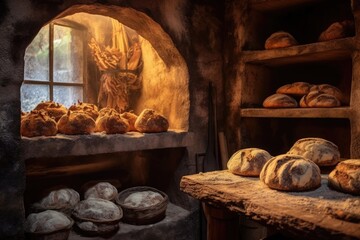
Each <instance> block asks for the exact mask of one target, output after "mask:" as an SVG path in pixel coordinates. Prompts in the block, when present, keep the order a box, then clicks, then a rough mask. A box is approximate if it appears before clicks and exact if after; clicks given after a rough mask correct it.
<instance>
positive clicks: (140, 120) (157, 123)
mask: <svg viewBox="0 0 360 240" xmlns="http://www.w3.org/2000/svg"><path fill="white" fill-rule="evenodd" d="M135 128H136V129H137V130H138V131H139V132H141V133H157V132H166V131H167V130H168V128H169V122H168V120H167V119H166V118H165V116H163V115H162V114H160V113H158V112H157V111H155V110H153V109H144V110H143V111H142V112H141V113H140V115H139V116H138V117H137V119H136V121H135Z"/></svg>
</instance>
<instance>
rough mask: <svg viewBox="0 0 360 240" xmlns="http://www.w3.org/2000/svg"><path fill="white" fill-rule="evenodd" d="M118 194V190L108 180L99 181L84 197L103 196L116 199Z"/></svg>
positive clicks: (110, 199) (112, 199)
mask: <svg viewBox="0 0 360 240" xmlns="http://www.w3.org/2000/svg"><path fill="white" fill-rule="evenodd" d="M117 195H118V191H117V189H116V187H114V186H113V185H112V184H110V183H108V182H99V183H97V184H95V185H94V186H91V187H89V188H88V189H87V190H86V191H85V193H84V198H85V199H88V198H101V199H105V200H109V201H114V200H115V198H116V196H117Z"/></svg>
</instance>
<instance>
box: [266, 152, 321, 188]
mask: <svg viewBox="0 0 360 240" xmlns="http://www.w3.org/2000/svg"><path fill="white" fill-rule="evenodd" d="M260 180H261V181H262V182H263V183H265V184H266V185H267V186H268V187H269V188H272V189H277V190H282V191H294V192H297V191H308V190H313V189H316V188H318V187H320V185H321V175H320V168H319V167H318V166H317V165H316V164H315V163H314V162H313V161H311V160H309V159H307V158H305V157H302V156H299V155H292V154H282V155H278V156H276V157H273V158H271V159H270V160H269V161H267V162H266V163H265V165H264V167H263V169H262V170H261V173H260Z"/></svg>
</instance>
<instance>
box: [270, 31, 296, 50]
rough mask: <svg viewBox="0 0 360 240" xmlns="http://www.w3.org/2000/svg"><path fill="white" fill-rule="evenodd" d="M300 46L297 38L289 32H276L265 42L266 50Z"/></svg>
mask: <svg viewBox="0 0 360 240" xmlns="http://www.w3.org/2000/svg"><path fill="white" fill-rule="evenodd" d="M295 45H298V43H297V41H296V40H295V38H294V37H293V36H292V35H291V34H290V33H287V32H284V31H279V32H275V33H273V34H271V35H270V37H268V39H266V41H265V49H267V50H268V49H275V48H285V47H291V46H295Z"/></svg>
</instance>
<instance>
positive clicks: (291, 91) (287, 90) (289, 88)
mask: <svg viewBox="0 0 360 240" xmlns="http://www.w3.org/2000/svg"><path fill="white" fill-rule="evenodd" d="M311 87H312V84H310V83H307V82H294V83H289V84H285V85H283V86H281V87H279V88H278V89H277V90H276V93H281V94H287V95H293V96H303V95H306V94H308V93H309V92H310V88H311Z"/></svg>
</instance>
